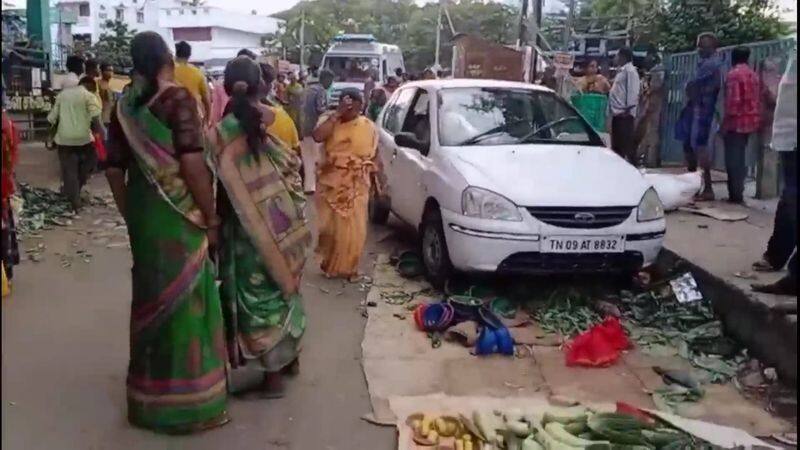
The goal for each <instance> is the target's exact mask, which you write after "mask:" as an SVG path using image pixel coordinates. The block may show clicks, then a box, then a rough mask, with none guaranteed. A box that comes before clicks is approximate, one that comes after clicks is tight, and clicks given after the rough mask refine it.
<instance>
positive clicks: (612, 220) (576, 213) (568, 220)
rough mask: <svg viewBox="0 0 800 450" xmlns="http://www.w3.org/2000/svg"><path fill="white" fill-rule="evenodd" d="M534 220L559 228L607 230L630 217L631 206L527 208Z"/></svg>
mask: <svg viewBox="0 0 800 450" xmlns="http://www.w3.org/2000/svg"><path fill="white" fill-rule="evenodd" d="M527 209H528V212H529V213H530V214H531V215H532V216H533V217H535V218H536V219H538V220H540V221H542V222H544V223H546V224H548V225H553V226H555V227H561V228H584V229H586V228H607V227H613V226H614V225H619V224H621V223H622V222H624V221H625V220H626V219H627V218H628V217H630V215H631V213H632V212H633V209H634V208H633V207H632V206H601V207H577V208H576V207H562V206H541V207H531V208H527Z"/></svg>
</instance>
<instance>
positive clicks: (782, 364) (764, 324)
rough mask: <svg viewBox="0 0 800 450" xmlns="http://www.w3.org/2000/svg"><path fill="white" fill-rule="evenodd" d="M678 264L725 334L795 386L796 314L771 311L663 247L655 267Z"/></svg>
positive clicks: (756, 300) (761, 302)
mask: <svg viewBox="0 0 800 450" xmlns="http://www.w3.org/2000/svg"><path fill="white" fill-rule="evenodd" d="M678 261H681V262H682V263H683V264H685V265H686V266H687V267H688V268H690V269H691V271H692V274H693V275H694V277H695V279H696V280H697V284H698V285H699V287H700V291H701V292H702V294H703V296H704V297H706V298H710V299H711V301H712V305H713V307H714V310H715V311H716V312H717V313H718V314H719V315H720V316H721V318H722V322H723V324H724V326H725V330H726V332H727V333H728V334H729V335H730V336H731V337H733V338H734V339H736V340H738V341H739V342H741V343H742V344H743V345H745V346H746V347H747V348H748V350H749V352H750V355H752V356H754V357H756V358H758V359H759V360H760V361H761V362H762V363H763V364H765V365H767V366H772V367H775V369H776V370H777V372H778V375H779V376H780V378H781V380H783V381H784V382H785V383H786V384H787V385H790V386H792V387H797V315H796V314H783V313H778V312H775V311H773V310H772V309H771V308H770V306H769V305H768V304H767V303H765V302H763V301H761V300H760V299H758V298H757V297H756V296H755V295H754V294H753V293H752V292H750V291H745V290H742V289H741V288H740V287H739V286H736V285H734V284H733V283H730V282H728V281H726V280H724V279H723V278H721V277H718V276H715V275H714V274H712V273H710V272H708V271H707V270H705V269H703V268H702V267H700V266H698V265H696V264H693V263H692V262H691V261H688V260H686V259H684V258H681V256H680V255H678V254H676V253H675V252H673V251H671V250H669V249H667V248H666V247H665V248H664V249H663V250H662V251H661V253H660V254H659V256H658V261H657V263H656V264H657V265H659V266H662V267H672V266H673V265H674V264H675V263H677V262H678Z"/></svg>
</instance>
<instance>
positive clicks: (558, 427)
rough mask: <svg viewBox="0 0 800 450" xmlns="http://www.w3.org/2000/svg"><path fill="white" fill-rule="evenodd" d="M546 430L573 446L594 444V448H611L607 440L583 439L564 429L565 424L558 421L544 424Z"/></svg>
mask: <svg viewBox="0 0 800 450" xmlns="http://www.w3.org/2000/svg"><path fill="white" fill-rule="evenodd" d="M544 431H545V432H546V433H548V434H550V436H552V437H553V438H555V439H556V440H558V441H560V442H563V443H565V444H567V445H570V446H572V447H587V446H590V445H591V446H593V448H596V449H600V448H606V449H607V448H610V447H611V444H610V443H609V442H605V441H587V440H586V439H581V438H579V437H577V436H574V435H572V434H570V433H568V432H567V430H566V429H564V425H562V424H560V423H558V422H550V423H548V424H547V425H545V426H544Z"/></svg>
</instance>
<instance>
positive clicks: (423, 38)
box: [275, 0, 518, 71]
mask: <svg viewBox="0 0 800 450" xmlns="http://www.w3.org/2000/svg"><path fill="white" fill-rule="evenodd" d="M448 8H449V12H450V16H451V18H452V20H453V25H454V27H455V29H456V31H457V32H460V33H474V34H477V35H479V36H482V37H484V38H486V39H489V40H492V41H495V42H500V43H503V44H513V43H514V42H515V40H516V33H517V20H518V19H517V17H518V16H517V11H516V10H515V9H514V8H511V7H509V6H506V5H503V4H500V3H494V2H489V3H484V2H483V1H480V0H460V1H459V2H457V3H454V4H451V5H450V6H449V7H448ZM438 10H439V7H438V5H437V4H436V3H427V4H425V5H422V6H418V5H417V4H416V3H415V2H414V0H315V1H306V2H300V3H298V4H297V5H295V6H294V7H293V8H291V9H289V10H287V11H284V12H281V13H278V14H275V17H278V18H281V19H284V20H285V21H286V22H285V24H284V25H283V26H282V28H281V30H280V33H279V38H278V39H279V41H280V43H281V45H282V46H283V47H284V48H286V50H287V56H288V58H289V59H290V60H291V61H299V43H300V39H299V37H300V23H301V16H302V13H303V11H305V36H304V37H305V47H306V55H307V56H306V61H305V63H306V64H308V65H316V64H319V62H320V61H321V59H322V56H323V55H324V53H325V51H326V50H327V49H328V46H329V45H330V42H331V39H332V38H333V37H334V36H336V35H337V34H339V33H342V32H348V33H368V34H372V35H374V36H375V37H376V38H377V39H378V40H379V41H381V42H387V43H392V44H396V45H399V46H400V47H401V48H402V50H403V55H404V57H405V63H406V67H407V68H408V70H412V71H420V70H422V69H423V68H425V67H428V66H430V65H431V64H433V62H434V54H435V42H436V15H437V13H438ZM442 22H443V23H442V25H443V27H442V34H441V39H442V41H441V53H440V62H441V64H442V65H444V66H448V65H449V61H450V58H451V55H452V46H451V45H450V43H449V41H450V39H451V38H452V33H451V31H450V28H449V26H448V25H446V23H447V21H446V19H443V20H442Z"/></svg>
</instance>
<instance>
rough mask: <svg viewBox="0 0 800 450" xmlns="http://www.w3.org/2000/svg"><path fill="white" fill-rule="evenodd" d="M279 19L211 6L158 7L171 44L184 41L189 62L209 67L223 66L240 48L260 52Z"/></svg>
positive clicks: (274, 31) (273, 31)
mask: <svg viewBox="0 0 800 450" xmlns="http://www.w3.org/2000/svg"><path fill="white" fill-rule="evenodd" d="M281 22H282V20H280V19H276V18H274V17H269V16H261V15H256V14H243V13H239V12H234V11H227V10H224V9H221V8H216V7H213V6H204V5H201V6H177V7H171V8H162V9H161V10H160V11H159V21H158V24H159V27H161V28H163V29H164V30H166V33H165V36H164V37H165V39H166V40H167V43H168V44H170V45H174V43H176V42H180V41H186V42H188V43H189V44H191V46H192V57H191V62H193V63H197V64H202V65H204V66H205V67H207V68H209V69H211V68H214V67H218V66H224V65H225V63H226V62H228V61H229V60H230V59H232V58H234V57H235V56H236V53H238V52H239V50H241V49H243V48H247V49H249V50H252V51H253V52H255V53H256V54H261V53H262V52H263V51H264V50H265V48H264V41H265V37H268V36H270V35H274V34H275V33H277V32H278V26H279V24H280V23H281Z"/></svg>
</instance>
